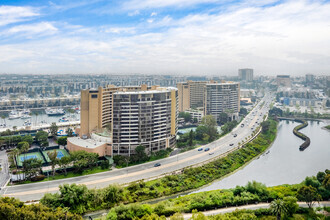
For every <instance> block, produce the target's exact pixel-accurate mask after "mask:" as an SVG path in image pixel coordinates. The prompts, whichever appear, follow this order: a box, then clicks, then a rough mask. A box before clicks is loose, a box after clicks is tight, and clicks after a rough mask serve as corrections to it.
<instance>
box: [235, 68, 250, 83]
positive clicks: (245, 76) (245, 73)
mask: <svg viewBox="0 0 330 220" xmlns="http://www.w3.org/2000/svg"><path fill="white" fill-rule="evenodd" d="M238 76H239V78H240V80H244V81H248V82H251V81H253V69H239V70H238Z"/></svg>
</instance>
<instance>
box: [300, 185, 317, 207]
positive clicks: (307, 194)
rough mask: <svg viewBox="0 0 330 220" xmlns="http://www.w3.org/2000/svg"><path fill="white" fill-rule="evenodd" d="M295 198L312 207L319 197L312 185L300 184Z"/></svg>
mask: <svg viewBox="0 0 330 220" xmlns="http://www.w3.org/2000/svg"><path fill="white" fill-rule="evenodd" d="M297 198H298V199H299V200H300V201H304V202H306V204H307V205H308V207H309V208H312V206H313V204H314V202H315V201H319V200H320V199H321V197H320V195H319V194H318V193H317V190H316V189H315V188H314V187H313V186H302V187H301V188H300V189H299V190H298V192H297Z"/></svg>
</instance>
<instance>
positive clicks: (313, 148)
mask: <svg viewBox="0 0 330 220" xmlns="http://www.w3.org/2000/svg"><path fill="white" fill-rule="evenodd" d="M298 124H299V123H297V122H293V121H281V122H280V123H279V127H278V134H277V138H276V139H275V141H274V143H273V145H272V146H271V147H270V148H269V149H268V150H269V153H267V152H268V150H267V151H266V153H264V154H263V155H261V156H260V157H259V159H255V160H254V161H252V162H251V163H250V164H248V165H247V166H246V167H244V168H242V169H241V170H239V171H237V172H236V173H234V174H232V175H230V176H228V177H226V178H224V179H222V180H220V181H216V182H214V183H213V184H211V185H209V186H207V187H204V188H202V189H200V190H198V191H196V192H202V191H210V190H216V189H228V188H233V187H235V186H236V185H240V186H243V185H246V184H247V182H248V181H252V180H256V181H258V182H262V183H264V184H266V185H267V186H275V185H281V184H295V183H300V182H302V181H303V180H304V179H305V177H306V176H313V175H316V174H317V172H318V171H324V170H325V169H330V132H329V131H327V130H325V129H323V128H322V127H324V126H326V125H328V124H330V122H329V121H327V122H316V121H308V126H307V127H306V128H303V129H302V130H300V132H302V133H304V134H306V135H307V136H308V137H310V139H311V144H310V146H309V147H308V148H307V149H306V150H304V151H299V146H300V145H301V144H302V143H303V141H302V140H301V139H299V138H298V137H296V136H295V135H294V134H293V133H292V130H293V128H294V127H295V126H297V125H298Z"/></svg>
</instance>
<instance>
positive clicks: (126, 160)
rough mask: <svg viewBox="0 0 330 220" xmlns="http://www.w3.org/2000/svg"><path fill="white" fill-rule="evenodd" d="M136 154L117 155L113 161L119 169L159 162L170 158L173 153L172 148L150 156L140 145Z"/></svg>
mask: <svg viewBox="0 0 330 220" xmlns="http://www.w3.org/2000/svg"><path fill="white" fill-rule="evenodd" d="M135 151H136V154H134V155H131V157H128V156H122V155H115V156H114V157H113V160H114V162H115V164H116V167H117V168H122V167H127V166H133V165H137V164H141V163H146V162H150V161H154V160H159V159H162V158H165V157H168V156H169V155H170V153H171V152H172V149H171V148H166V149H165V150H160V151H157V152H152V153H151V154H150V155H147V154H146V153H145V147H144V146H142V145H140V146H138V147H136V149H135Z"/></svg>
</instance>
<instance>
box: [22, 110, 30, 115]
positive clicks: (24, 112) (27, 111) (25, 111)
mask: <svg viewBox="0 0 330 220" xmlns="http://www.w3.org/2000/svg"><path fill="white" fill-rule="evenodd" d="M21 113H22V114H23V115H29V114H30V113H31V111H30V109H26V108H25V109H23V110H22V111H21Z"/></svg>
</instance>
